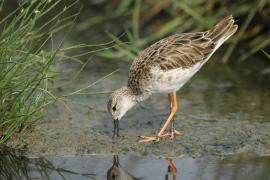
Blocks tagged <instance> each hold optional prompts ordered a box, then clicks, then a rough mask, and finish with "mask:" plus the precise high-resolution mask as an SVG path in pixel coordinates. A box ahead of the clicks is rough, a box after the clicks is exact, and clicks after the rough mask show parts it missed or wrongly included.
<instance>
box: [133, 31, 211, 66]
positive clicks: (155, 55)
mask: <svg viewBox="0 0 270 180" xmlns="http://www.w3.org/2000/svg"><path fill="white" fill-rule="evenodd" d="M207 34H208V31H207V32H198V33H187V34H181V35H174V36H170V37H168V38H166V39H163V40H161V41H158V42H157V43H155V44H153V45H152V46H150V47H149V48H147V49H146V50H145V51H143V52H142V54H141V55H140V56H139V58H140V60H141V61H142V59H143V62H141V63H139V62H138V65H139V64H141V65H142V64H143V63H144V64H147V66H149V65H150V66H158V67H160V68H161V69H162V70H171V69H176V68H184V69H185V68H189V67H192V66H194V65H195V64H197V63H199V62H203V60H205V59H206V58H207V57H208V55H209V54H210V53H211V52H212V51H213V50H214V48H215V43H214V42H213V41H212V40H211V39H210V38H208V37H206V35H207ZM140 60H138V61H140Z"/></svg>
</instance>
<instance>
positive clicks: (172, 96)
mask: <svg viewBox="0 0 270 180" xmlns="http://www.w3.org/2000/svg"><path fill="white" fill-rule="evenodd" d="M168 98H169V101H170V103H171V112H170V115H169V117H168V118H167V120H166V122H165V124H164V125H163V127H162V128H161V129H160V131H159V133H158V135H157V136H155V137H148V136H140V138H142V140H140V141H139V142H149V141H159V140H160V138H161V137H164V136H168V135H170V136H171V138H174V137H175V136H176V135H181V134H182V133H180V132H178V131H176V130H172V131H171V132H170V133H166V134H164V131H165V130H166V128H167V127H168V125H169V123H170V122H171V121H172V119H173V117H174V115H175V113H176V111H177V109H178V106H177V100H176V92H173V93H170V94H168Z"/></svg>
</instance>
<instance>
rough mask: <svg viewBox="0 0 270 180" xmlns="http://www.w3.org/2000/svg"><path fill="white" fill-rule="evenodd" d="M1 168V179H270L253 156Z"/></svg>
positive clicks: (25, 163)
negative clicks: (170, 164)
mask: <svg viewBox="0 0 270 180" xmlns="http://www.w3.org/2000/svg"><path fill="white" fill-rule="evenodd" d="M117 157H118V159H117ZM113 159H114V160H113ZM169 161H171V162H172V164H173V165H174V166H175V167H176V171H174V170H172V168H168V166H169V165H168V163H169ZM0 164H1V168H0V178H1V179H8V178H9V179H11V178H12V179H93V180H95V179H98V180H101V179H109V180H112V179H114V178H113V177H115V179H116V180H129V179H130V180H131V179H145V180H159V179H160V180H161V179H166V178H167V179H173V177H174V178H175V179H191V180H193V179H200V180H203V179H205V180H216V179H224V180H226V179H237V180H241V179H243V180H244V179H245V180H253V179H260V180H267V179H270V174H269V168H270V157H258V156H255V155H252V154H239V155H233V156H226V157H223V158H218V157H213V156H206V157H201V158H189V157H183V158H162V157H157V156H147V157H144V156H138V155H134V154H128V155H119V156H114V157H113V156H110V155H104V156H101V155H98V156H69V157H49V158H47V159H45V158H27V157H22V156H15V155H2V156H0ZM169 167H172V166H169ZM168 171H169V172H168Z"/></svg>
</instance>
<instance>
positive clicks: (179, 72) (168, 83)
mask: <svg viewBox="0 0 270 180" xmlns="http://www.w3.org/2000/svg"><path fill="white" fill-rule="evenodd" d="M201 67H202V64H200V63H198V64H196V65H194V66H193V67H191V68H188V69H182V68H178V69H173V70H169V71H166V72H165V71H162V70H160V69H154V70H153V74H154V78H153V81H152V83H151V86H150V89H151V91H152V92H153V93H171V92H175V91H177V90H179V89H180V88H181V87H182V86H183V85H185V84H186V82H187V81H188V80H189V79H190V78H191V77H192V76H193V75H194V74H195V73H196V72H197V71H198V70H199V69H200V68H201Z"/></svg>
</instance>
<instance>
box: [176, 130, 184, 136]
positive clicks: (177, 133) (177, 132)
mask: <svg viewBox="0 0 270 180" xmlns="http://www.w3.org/2000/svg"><path fill="white" fill-rule="evenodd" d="M174 133H175V134H176V135H183V134H184V133H182V132H179V131H177V130H174Z"/></svg>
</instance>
